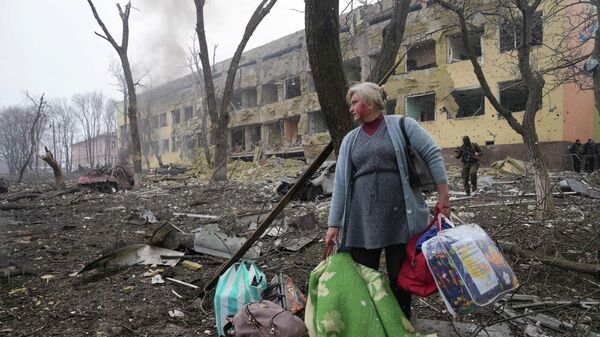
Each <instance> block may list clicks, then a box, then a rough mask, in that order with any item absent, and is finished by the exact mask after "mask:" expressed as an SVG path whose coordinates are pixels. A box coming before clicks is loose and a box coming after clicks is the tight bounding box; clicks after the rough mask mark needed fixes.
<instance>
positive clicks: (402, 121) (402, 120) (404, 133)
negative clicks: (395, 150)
mask: <svg viewBox="0 0 600 337" xmlns="http://www.w3.org/2000/svg"><path fill="white" fill-rule="evenodd" d="M404 117H405V116H404V115H403V116H401V117H400V130H401V131H402V136H403V137H404V142H405V143H406V146H410V140H409V139H408V136H407V135H406V127H405V126H404Z"/></svg>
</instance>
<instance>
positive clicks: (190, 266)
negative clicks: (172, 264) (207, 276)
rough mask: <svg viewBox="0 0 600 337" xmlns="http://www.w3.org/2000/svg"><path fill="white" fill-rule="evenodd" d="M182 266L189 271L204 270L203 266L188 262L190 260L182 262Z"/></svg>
mask: <svg viewBox="0 0 600 337" xmlns="http://www.w3.org/2000/svg"><path fill="white" fill-rule="evenodd" d="M181 265H182V266H183V267H185V268H187V269H191V270H199V269H201V268H202V265H201V264H199V263H196V262H192V261H188V260H183V261H181Z"/></svg>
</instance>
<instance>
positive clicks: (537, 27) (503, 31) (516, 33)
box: [500, 11, 544, 52]
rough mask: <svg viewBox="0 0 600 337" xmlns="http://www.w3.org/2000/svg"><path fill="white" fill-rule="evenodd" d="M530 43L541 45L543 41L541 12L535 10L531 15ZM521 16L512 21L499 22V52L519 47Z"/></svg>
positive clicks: (521, 26) (521, 28) (521, 27)
mask: <svg viewBox="0 0 600 337" xmlns="http://www.w3.org/2000/svg"><path fill="white" fill-rule="evenodd" d="M532 19H533V23H532V27H531V45H532V46H541V45H542V43H543V42H544V21H543V16H542V12H541V11H538V12H535V13H534V14H533V16H532ZM522 30H523V18H516V19H515V20H514V21H505V22H503V23H501V24H500V52H508V51H511V50H515V49H519V48H520V47H521V42H522V41H521V39H522V37H521V32H522Z"/></svg>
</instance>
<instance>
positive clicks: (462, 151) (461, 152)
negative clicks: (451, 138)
mask: <svg viewBox="0 0 600 337" xmlns="http://www.w3.org/2000/svg"><path fill="white" fill-rule="evenodd" d="M474 149H475V148H473V150H474ZM454 152H456V153H457V155H456V158H460V157H461V156H463V155H465V154H467V155H470V156H471V158H473V159H475V160H479V155H478V154H476V153H477V151H475V152H471V151H469V150H467V149H463V148H462V147H460V146H459V147H457V148H456V150H454Z"/></svg>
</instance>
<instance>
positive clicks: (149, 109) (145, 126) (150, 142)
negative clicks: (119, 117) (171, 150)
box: [138, 96, 163, 168]
mask: <svg viewBox="0 0 600 337" xmlns="http://www.w3.org/2000/svg"><path fill="white" fill-rule="evenodd" d="M145 103H146V104H144V106H143V107H142V109H141V110H139V111H138V113H139V114H140V121H141V123H140V126H139V128H140V129H141V132H140V134H141V135H142V143H144V144H146V145H147V147H146V148H147V149H148V150H149V151H148V152H151V153H152V154H153V155H154V157H156V161H157V162H158V165H159V166H162V165H163V161H162V156H161V152H160V144H159V143H158V142H159V141H158V140H156V141H155V140H154V139H153V136H152V132H153V131H154V128H155V127H157V125H154V126H153V125H152V122H151V120H152V118H153V117H152V114H153V107H154V98H153V97H152V96H149V97H148V99H146V100H145ZM154 117H155V118H157V119H156V121H157V122H159V121H158V116H156V115H155V116H154ZM148 152H143V153H144V157H145V158H146V166H148V168H150V161H149V159H148V155H149V154H150V153H148Z"/></svg>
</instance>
